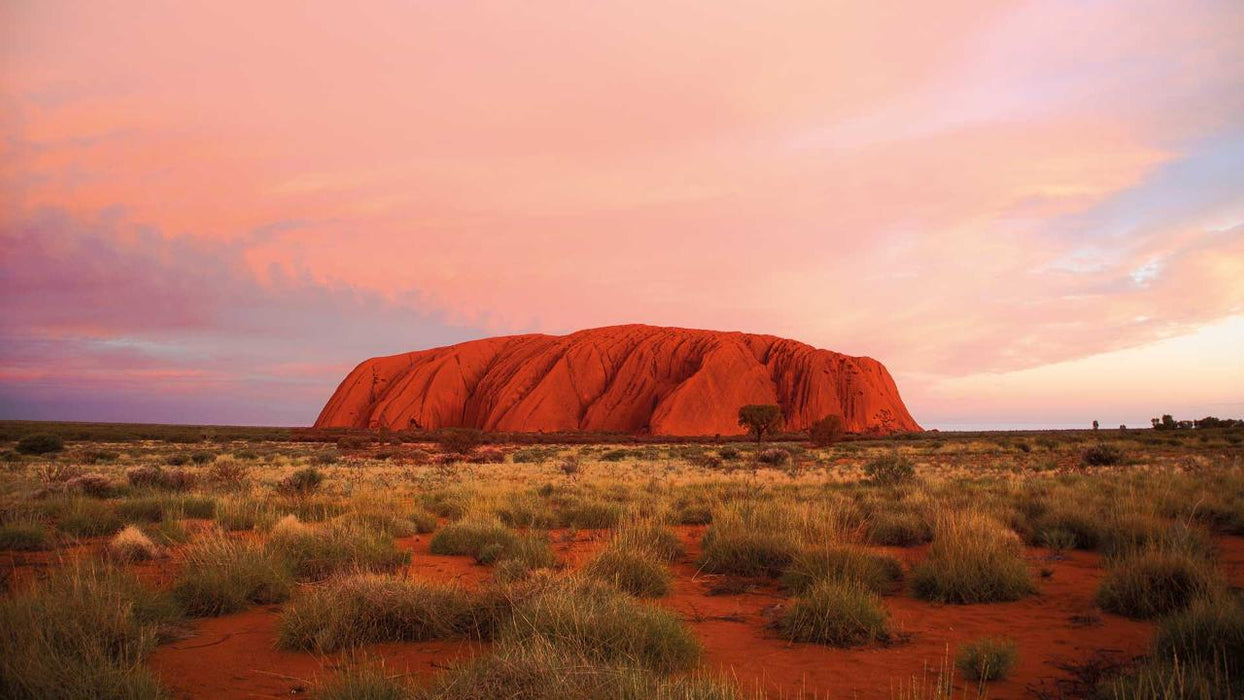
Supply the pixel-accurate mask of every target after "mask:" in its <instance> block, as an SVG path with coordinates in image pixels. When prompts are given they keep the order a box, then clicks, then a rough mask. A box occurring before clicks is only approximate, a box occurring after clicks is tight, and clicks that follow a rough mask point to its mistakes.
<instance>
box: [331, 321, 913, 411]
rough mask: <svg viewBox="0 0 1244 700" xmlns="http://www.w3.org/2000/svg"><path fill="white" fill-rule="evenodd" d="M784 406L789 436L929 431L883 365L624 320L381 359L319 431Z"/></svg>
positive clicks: (358, 378) (360, 371) (345, 386)
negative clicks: (823, 431)
mask: <svg viewBox="0 0 1244 700" xmlns="http://www.w3.org/2000/svg"><path fill="white" fill-rule="evenodd" d="M746 404H778V405H780V406H781V407H782V410H783V414H784V416H785V429H786V430H790V431H799V430H804V429H806V428H807V427H808V426H809V425H810V424H812V423H813V422H815V421H817V420H819V419H821V418H823V417H825V416H827V415H840V416H842V417H843V420H844V422H845V425H846V429H847V430H850V431H855V432H863V431H867V430H870V429H879V430H882V431H891V430H903V431H909V430H919V429H920V426H919V425H917V424H916V421H915V420H914V419H912V417H911V414H909V413H908V412H907V408H906V407H905V406H904V405H903V401H902V399H900V398H899V395H898V388H897V387H896V386H895V385H894V380H893V379H892V378H891V377H890V373H889V372H887V371H886V368H885V367H884V366H882V364H881V363H880V362H877V361H876V360H874V359H872V358H868V357H849V356H847V355H841V354H839V353H835V352H830V351H828V350H818V349H816V348H814V347H812V346H810V345H805V344H803V343H799V342H796V341H793V340H784V339H782V338H777V337H774V336H769V335H750V334H745V333H723V332H717V331H703V330H688V329H683V328H658V327H653V326H642V325H633V326H613V327H609V328H597V329H592V330H585V331H579V332H578V333H573V334H571V335H566V336H547V335H517V336H508V337H501V338H487V339H484V340H475V341H470V342H467V343H461V344H458V345H452V346H449V347H443V348H435V349H432V350H423V351H419V352H412V353H406V354H403V355H393V356H390V357H378V358H373V359H370V360H367V361H365V362H363V363H362V364H360V365H359V366H358V367H356V368H355V369H354V371H353V372H351V373H350V374H349V375H348V376H347V377H346V378H345V380H343V381H342V382H341V385H340V386H339V387H338V388H337V391H336V392H335V393H334V394H333V396H332V398H330V399H329V401H328V403H327V405H325V406H324V410H323V411H322V412H321V413H320V416H319V419H317V420H316V422H315V426H316V427H317V428H325V427H358V428H379V427H388V428H393V429H398V430H404V429H407V428H421V429H426V430H433V429H436V428H441V427H445V426H466V427H475V428H481V429H484V430H489V431H503V432H537V431H548V432H556V431H608V432H627V433H642V432H648V433H651V434H653V435H737V434H740V433H741V432H742V429H741V428H740V427H739V425H738V410H739V407H740V406H743V405H746Z"/></svg>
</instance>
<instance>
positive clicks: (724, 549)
mask: <svg viewBox="0 0 1244 700" xmlns="http://www.w3.org/2000/svg"><path fill="white" fill-rule="evenodd" d="M797 552H798V545H797V543H796V542H795V541H794V540H792V539H791V538H790V536H789V535H788V534H786V533H772V532H746V531H736V530H732V531H730V532H724V533H723V532H718V531H716V526H714V527H711V528H709V530H708V532H706V533H705V534H704V541H703V549H702V551H701V553H700V562H699V563H700V567H701V568H702V569H703V570H704V571H707V572H709V573H713V574H730V575H734V576H771V577H777V576H780V575H781V574H782V572H783V571H785V570H786V569H787V568H788V567H789V566H790V565H791V562H793V561H794V560H795V554H796V553H797Z"/></svg>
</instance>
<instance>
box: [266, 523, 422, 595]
mask: <svg viewBox="0 0 1244 700" xmlns="http://www.w3.org/2000/svg"><path fill="white" fill-rule="evenodd" d="M267 550H268V551H269V552H270V553H271V554H272V555H273V556H274V557H277V558H279V559H282V560H284V561H285V562H287V563H288V565H289V567H290V568H291V569H292V570H293V572H294V575H295V576H296V577H298V579H300V580H303V581H319V580H322V579H325V578H327V577H329V576H331V575H333V574H335V573H337V572H340V571H347V570H359V571H376V572H379V571H394V570H396V569H397V568H398V567H400V566H403V565H405V564H407V563H408V562H409V561H410V552H405V551H402V550H399V549H397V546H396V544H395V543H394V542H393V538H392V537H391V536H390V535H388V534H386V533H385V532H382V531H378V530H372V529H370V528H367V527H365V526H360V525H357V524H332V525H324V526H311V525H305V524H303V523H301V522H299V521H298V519H297V518H295V517H294V516H292V515H287V516H285V518H283V519H281V520H280V521H278V522H277V524H276V525H274V526H273V528H272V532H271V533H269V535H268V542H267Z"/></svg>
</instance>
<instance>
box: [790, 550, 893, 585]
mask: <svg viewBox="0 0 1244 700" xmlns="http://www.w3.org/2000/svg"><path fill="white" fill-rule="evenodd" d="M820 581H838V582H841V583H850V582H855V583H858V584H860V585H862V586H864V587H865V588H867V589H868V590H870V591H872V592H874V593H892V592H894V591H895V589H897V588H898V587H899V586H900V585H901V584H902V581H903V565H902V564H901V563H900V562H899V560H898V559H895V558H894V557H891V556H887V555H884V554H873V553H871V552H869V551H867V550H865V549H860V548H857V547H831V548H814V549H805V550H803V551H801V552H799V553H798V554H797V555H796V556H795V559H794V561H793V562H792V563H791V565H790V567H789V568H787V570H786V572H785V573H784V574H782V585H784V586H786V587H787V588H789V589H790V590H791V591H793V592H795V593H802V592H804V591H806V590H808V589H809V588H811V587H812V586H814V585H815V584H816V583H818V582H820Z"/></svg>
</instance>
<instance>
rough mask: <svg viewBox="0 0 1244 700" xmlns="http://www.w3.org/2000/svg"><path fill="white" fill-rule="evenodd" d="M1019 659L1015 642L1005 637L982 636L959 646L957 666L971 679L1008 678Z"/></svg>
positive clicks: (991, 679) (994, 679) (992, 679)
mask: <svg viewBox="0 0 1244 700" xmlns="http://www.w3.org/2000/svg"><path fill="white" fill-rule="evenodd" d="M1018 659H1019V648H1018V647H1017V646H1016V644H1015V642H1014V641H1013V640H1010V639H1006V638H1003V637H982V638H980V639H977V640H975V641H972V642H969V643H967V644H965V645H963V646H961V647H959V653H958V654H956V655H955V668H957V669H959V672H960V673H962V674H963V677H964V678H967V679H968V680H970V681H996V680H1000V679H1003V678H1006V677H1007V676H1008V675H1010V673H1011V669H1013V668H1014V667H1015V662H1016V661H1017V660H1018Z"/></svg>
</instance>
